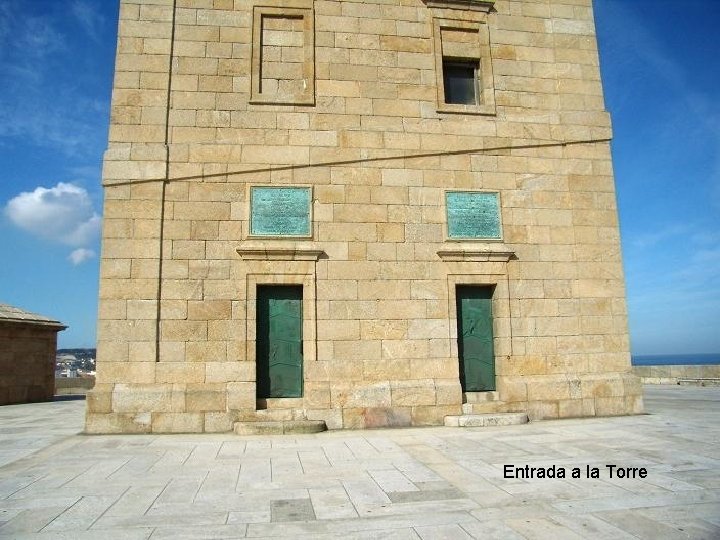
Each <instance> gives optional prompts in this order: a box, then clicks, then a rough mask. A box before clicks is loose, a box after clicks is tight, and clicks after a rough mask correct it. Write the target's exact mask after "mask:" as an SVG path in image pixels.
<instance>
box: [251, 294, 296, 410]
mask: <svg viewBox="0 0 720 540" xmlns="http://www.w3.org/2000/svg"><path fill="white" fill-rule="evenodd" d="M302 352H303V351H302V287H301V286H284V285H278V286H275V285H273V286H259V287H258V294H257V348H256V353H257V354H256V359H257V397H258V398H278V397H302V391H303V357H302Z"/></svg>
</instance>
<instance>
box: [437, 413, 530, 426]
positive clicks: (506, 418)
mask: <svg viewBox="0 0 720 540" xmlns="http://www.w3.org/2000/svg"><path fill="white" fill-rule="evenodd" d="M528 421H529V420H528V415H527V414H526V413H492V414H463V415H459V416H446V417H445V425H446V426H447V427H490V426H515V425H519V424H527V423H528Z"/></svg>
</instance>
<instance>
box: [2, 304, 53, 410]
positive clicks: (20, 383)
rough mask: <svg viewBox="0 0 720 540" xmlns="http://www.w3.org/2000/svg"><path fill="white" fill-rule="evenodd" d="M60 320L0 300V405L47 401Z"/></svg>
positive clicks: (51, 394)
mask: <svg viewBox="0 0 720 540" xmlns="http://www.w3.org/2000/svg"><path fill="white" fill-rule="evenodd" d="M65 328H67V327H66V326H64V325H63V324H62V323H60V322H58V321H55V320H53V319H49V318H47V317H43V316H42V315H37V314H35V313H30V312H27V311H23V310H22V309H19V308H16V307H12V306H9V305H7V304H0V405H9V404H12V403H33V402H36V401H50V400H52V398H53V395H54V394H55V353H56V351H57V333H58V332H60V331H62V330H65Z"/></svg>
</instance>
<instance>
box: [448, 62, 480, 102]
mask: <svg viewBox="0 0 720 540" xmlns="http://www.w3.org/2000/svg"><path fill="white" fill-rule="evenodd" d="M479 69H480V66H479V62H477V61H467V60H465V61H460V60H449V59H443V83H444V86H445V103H454V104H459V105H479V101H478V70H479Z"/></svg>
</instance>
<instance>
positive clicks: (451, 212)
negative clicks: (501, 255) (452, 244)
mask: <svg viewBox="0 0 720 540" xmlns="http://www.w3.org/2000/svg"><path fill="white" fill-rule="evenodd" d="M501 208H502V207H501V204H500V193H499V192H498V191H470V190H448V191H446V192H445V217H446V232H447V239H448V240H460V241H462V240H470V241H476V242H477V241H486V242H501V241H502V240H503V234H502V217H501ZM470 218H472V221H471V220H470Z"/></svg>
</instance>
